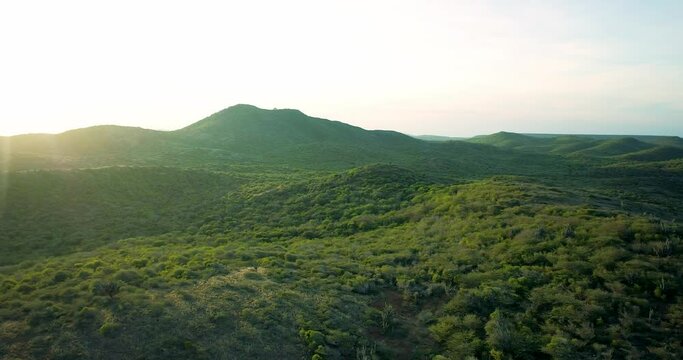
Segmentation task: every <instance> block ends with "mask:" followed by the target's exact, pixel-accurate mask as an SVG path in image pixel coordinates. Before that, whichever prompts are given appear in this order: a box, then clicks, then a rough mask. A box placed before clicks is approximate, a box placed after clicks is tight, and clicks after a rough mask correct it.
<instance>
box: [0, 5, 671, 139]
mask: <svg viewBox="0 0 683 360" xmlns="http://www.w3.org/2000/svg"><path fill="white" fill-rule="evenodd" d="M682 18H683V1H680V0H649V1H633V0H622V1H612V0H602V1H594V0H568V1H553V0H544V1H525V0H515V1H512V0H510V1H504V0H491V1H459V0H415V1H402V0H387V1H384V0H363V1H356V0H343V1H332V0H311V1H299V0H290V1H281V0H275V1H263V0H251V1H201V0H195V1H182V2H181V1H169V0H167V1H145V0H136V1H127V0H118V1H95V0H87V1H70V0H62V1H32V0H22V1H2V2H0V135H14V134H20V133H35V132H48V133H55V132H61V131H64V130H68V129H73V128H80V127H86V126H91V125H97V124H118V125H130V126H140V127H144V128H151V129H160V130H173V129H178V128H181V127H184V126H187V125H189V124H191V123H193V122H195V121H198V120H200V119H202V118H204V117H205V116H208V115H210V114H212V113H214V112H217V111H219V110H221V109H223V108H226V107H228V106H231V105H234V104H238V103H246V104H252V105H256V106H258V107H262V108H266V109H270V108H295V109H299V110H301V111H303V112H304V113H306V114H308V115H311V116H316V117H322V118H328V119H333V120H339V121H343V122H346V123H350V124H353V125H357V126H361V127H363V128H366V129H392V130H397V131H401V132H404V133H408V134H415V135H417V134H437V135H447V136H472V135H477V134H488V133H494V132H497V131H513V132H522V133H596V134H651V135H677V136H683V21H681V20H680V19H682Z"/></svg>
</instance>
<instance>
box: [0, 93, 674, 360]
mask: <svg viewBox="0 0 683 360" xmlns="http://www.w3.org/2000/svg"><path fill="white" fill-rule="evenodd" d="M681 204H683V139H681V138H679V137H663V136H627V137H624V136H599V135H541V134H526V135H525V134H515V133H506V132H501V133H496V134H492V135H486V136H477V137H474V138H471V139H455V138H447V137H439V136H419V137H411V136H407V135H404V134H401V133H397V132H393V131H368V130H364V129H361V128H358V127H355V126H351V125H348V124H344V123H341V122H336V121H330V120H325V119H319V118H313V117H309V116H307V115H305V114H303V113H301V112H300V111H298V110H264V109H259V108H256V107H254V106H250V105H236V106H233V107H230V108H227V109H225V110H222V111H220V112H218V113H215V114H213V115H211V116H209V117H207V118H205V119H203V120H201V121H199V122H197V123H194V124H192V125H190V126H188V127H186V128H183V129H180V130H176V131H153V130H146V129H141V128H132V127H120V126H96V127H91V128H85V129H78V130H72V131H67V132H65V133H62V134H57V135H45V134H38V135H20V136H13V137H0V359H81V358H82V359H90V358H95V359H123V358H126V359H127V358H140V359H273V358H282V359H302V358H307V359H349V358H351V359H439V360H443V359H598V358H600V359H601V358H605V359H627V358H632V359H681V358H683V344H682V343H681V341H682V340H683V316H682V314H683V243H682V241H681V238H682V237H683V228H682V227H681V225H680V222H681V221H682V220H683V207H681Z"/></svg>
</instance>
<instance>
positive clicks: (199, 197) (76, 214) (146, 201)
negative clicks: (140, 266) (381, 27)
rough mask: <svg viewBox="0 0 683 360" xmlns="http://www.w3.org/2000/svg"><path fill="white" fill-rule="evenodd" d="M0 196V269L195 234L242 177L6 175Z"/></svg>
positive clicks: (163, 171)
mask: <svg viewBox="0 0 683 360" xmlns="http://www.w3.org/2000/svg"><path fill="white" fill-rule="evenodd" d="M4 181H6V183H7V186H6V188H5V189H4V196H3V197H2V198H0V266H2V265H7V264H9V263H16V262H18V261H21V260H24V259H27V258H35V257H38V256H47V255H55V254H65V253H69V252H73V251H78V250H89V249H93V248H95V247H97V246H99V245H101V244H105V243H108V242H112V241H114V240H118V239H122V238H128V237H136V236H145V235H154V234H162V233H167V232H169V231H176V230H189V231H195V230H196V229H197V228H198V226H199V225H201V223H202V222H203V221H205V217H206V216H207V214H208V213H209V210H210V209H212V208H213V206H214V205H212V204H214V203H215V202H216V201H218V200H219V199H220V198H221V196H223V195H224V194H226V193H228V192H230V191H234V190H235V189H237V188H238V185H239V184H240V183H241V182H243V181H244V180H242V179H240V178H236V177H233V176H230V175H226V174H216V173H210V172H205V171H196V170H193V171H191V170H180V169H174V168H159V167H151V168H135V167H111V168H101V169H91V170H65V171H62V170H53V171H45V170H43V171H32V172H25V173H10V174H9V175H8V176H7V177H5V178H4Z"/></svg>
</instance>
